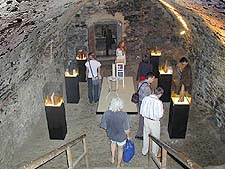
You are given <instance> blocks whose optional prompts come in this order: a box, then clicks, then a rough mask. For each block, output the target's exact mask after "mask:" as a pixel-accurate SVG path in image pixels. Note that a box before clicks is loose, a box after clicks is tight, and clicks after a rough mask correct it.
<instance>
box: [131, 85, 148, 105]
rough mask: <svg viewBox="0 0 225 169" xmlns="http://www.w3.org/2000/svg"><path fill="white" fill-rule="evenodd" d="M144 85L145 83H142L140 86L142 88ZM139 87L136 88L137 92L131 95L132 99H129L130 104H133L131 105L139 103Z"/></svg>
mask: <svg viewBox="0 0 225 169" xmlns="http://www.w3.org/2000/svg"><path fill="white" fill-rule="evenodd" d="M144 83H147V82H143V83H142V84H141V86H142V85H143V84H144ZM141 86H140V87H139V88H138V90H137V92H135V93H134V94H133V95H132V97H131V102H133V103H135V104H136V103H138V102H139V94H138V92H139V90H140V89H141Z"/></svg>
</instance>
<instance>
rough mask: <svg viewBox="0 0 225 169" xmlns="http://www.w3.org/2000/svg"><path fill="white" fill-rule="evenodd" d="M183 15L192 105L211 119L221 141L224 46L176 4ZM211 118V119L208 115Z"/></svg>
mask: <svg viewBox="0 0 225 169" xmlns="http://www.w3.org/2000/svg"><path fill="white" fill-rule="evenodd" d="M178 9H179V11H181V12H182V14H183V15H184V16H185V17H186V19H187V20H188V24H189V26H190V30H191V35H190V37H189V38H188V40H190V46H189V58H190V60H191V64H192V71H193V92H192V95H193V106H197V107H198V109H199V112H200V113H204V114H205V116H206V118H208V119H214V120H213V121H214V122H215V124H216V125H217V126H218V127H219V128H220V131H221V139H222V140H223V141H225V94H224V93H225V83H224V82H225V76H224V74H225V47H224V45H223V44H222V42H221V41H220V39H219V38H218V37H217V34H216V33H213V32H212V30H210V29H209V28H208V27H207V26H206V25H205V23H204V21H203V20H202V18H200V17H199V16H198V15H195V14H193V13H191V12H190V11H188V10H185V9H183V8H180V7H178ZM212 117H213V118H212Z"/></svg>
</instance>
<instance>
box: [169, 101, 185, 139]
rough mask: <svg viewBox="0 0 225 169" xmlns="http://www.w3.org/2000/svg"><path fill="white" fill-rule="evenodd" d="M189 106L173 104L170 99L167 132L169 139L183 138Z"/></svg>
mask: <svg viewBox="0 0 225 169" xmlns="http://www.w3.org/2000/svg"><path fill="white" fill-rule="evenodd" d="M188 115H189V104H183V105H182V104H174V102H173V100H172V99H171V102H170V113H169V123H168V132H169V136H170V138H185V135H186V129H187V121H188Z"/></svg>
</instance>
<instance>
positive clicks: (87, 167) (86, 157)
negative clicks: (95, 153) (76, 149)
mask: <svg viewBox="0 0 225 169" xmlns="http://www.w3.org/2000/svg"><path fill="white" fill-rule="evenodd" d="M83 145H84V153H85V163H86V169H89V164H88V156H87V147H86V141H85V137H84V138H83Z"/></svg>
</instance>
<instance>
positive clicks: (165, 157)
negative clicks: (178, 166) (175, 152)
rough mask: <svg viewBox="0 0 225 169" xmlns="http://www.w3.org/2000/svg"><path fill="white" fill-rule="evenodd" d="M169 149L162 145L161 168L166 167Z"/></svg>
mask: <svg viewBox="0 0 225 169" xmlns="http://www.w3.org/2000/svg"><path fill="white" fill-rule="evenodd" d="M166 160H167V151H166V149H164V148H163V147H162V164H161V169H166Z"/></svg>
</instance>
